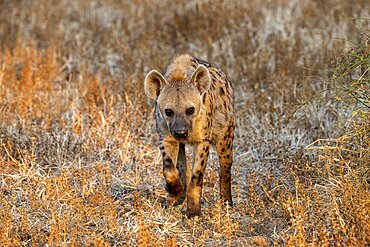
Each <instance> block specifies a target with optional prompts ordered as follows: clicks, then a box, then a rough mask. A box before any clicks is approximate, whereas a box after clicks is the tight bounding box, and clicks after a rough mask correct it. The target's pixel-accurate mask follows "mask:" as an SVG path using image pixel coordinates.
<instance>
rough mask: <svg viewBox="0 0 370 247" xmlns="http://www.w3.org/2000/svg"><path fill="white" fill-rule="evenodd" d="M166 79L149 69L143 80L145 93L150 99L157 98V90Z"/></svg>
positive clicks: (159, 89) (158, 90)
mask: <svg viewBox="0 0 370 247" xmlns="http://www.w3.org/2000/svg"><path fill="white" fill-rule="evenodd" d="M166 83H167V82H166V79H164V77H163V76H162V75H161V73H159V72H158V71H156V70H152V71H150V72H149V73H148V74H147V75H146V77H145V81H144V88H145V94H146V95H147V96H148V97H149V98H151V99H154V100H155V99H157V97H158V95H159V92H160V91H161V89H162V88H163V86H164V85H165V84H166Z"/></svg>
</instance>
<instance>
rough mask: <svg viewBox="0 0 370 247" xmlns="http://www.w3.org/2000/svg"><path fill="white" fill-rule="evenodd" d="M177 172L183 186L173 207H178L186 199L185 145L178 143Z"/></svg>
mask: <svg viewBox="0 0 370 247" xmlns="http://www.w3.org/2000/svg"><path fill="white" fill-rule="evenodd" d="M177 170H178V171H179V174H180V179H181V182H182V185H183V191H182V195H181V196H180V198H179V199H178V200H177V202H174V205H175V206H176V205H180V204H182V203H183V202H184V200H185V198H186V184H187V181H186V172H187V163H186V153H185V144H184V143H181V142H180V146H179V155H178V158H177Z"/></svg>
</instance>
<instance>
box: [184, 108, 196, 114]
mask: <svg viewBox="0 0 370 247" xmlns="http://www.w3.org/2000/svg"><path fill="white" fill-rule="evenodd" d="M194 112H195V108H194V107H189V108H188V109H187V110H186V114H187V115H193V113H194Z"/></svg>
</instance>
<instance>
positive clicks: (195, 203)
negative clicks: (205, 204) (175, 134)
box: [187, 141, 210, 217]
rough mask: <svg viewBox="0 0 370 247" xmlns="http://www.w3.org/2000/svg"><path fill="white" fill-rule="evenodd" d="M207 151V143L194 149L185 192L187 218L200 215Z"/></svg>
mask: <svg viewBox="0 0 370 247" xmlns="http://www.w3.org/2000/svg"><path fill="white" fill-rule="evenodd" d="M209 149H210V143H209V142H208V141H204V142H201V143H199V144H198V145H197V146H196V147H195V149H194V163H193V169H192V174H191V179H190V182H189V187H188V192H187V202H188V205H187V206H188V208H187V215H188V217H193V216H196V215H200V201H201V197H202V187H203V177H204V171H205V169H206V166H207V162H208V155H209Z"/></svg>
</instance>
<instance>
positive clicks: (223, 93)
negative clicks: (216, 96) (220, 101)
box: [220, 87, 225, 95]
mask: <svg viewBox="0 0 370 247" xmlns="http://www.w3.org/2000/svg"><path fill="white" fill-rule="evenodd" d="M220 94H221V95H225V90H224V88H223V87H220Z"/></svg>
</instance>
